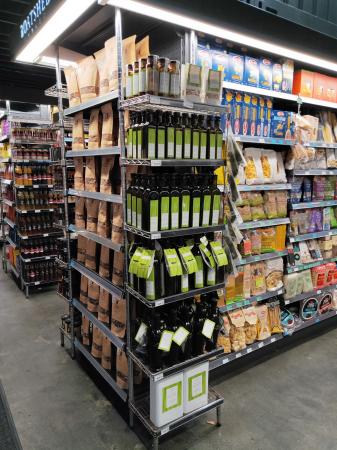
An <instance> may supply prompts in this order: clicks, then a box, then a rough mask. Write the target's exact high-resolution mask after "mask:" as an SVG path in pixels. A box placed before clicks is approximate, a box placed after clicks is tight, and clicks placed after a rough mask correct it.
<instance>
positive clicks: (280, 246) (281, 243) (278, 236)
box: [238, 225, 287, 258]
mask: <svg viewBox="0 0 337 450" xmlns="http://www.w3.org/2000/svg"><path fill="white" fill-rule="evenodd" d="M286 231H287V230H286V225H277V226H275V227H268V228H257V229H256V230H247V231H243V232H242V235H243V240H242V241H241V243H240V244H239V246H238V250H239V252H240V254H241V256H242V257H243V258H246V257H247V256H252V255H261V254H263V253H273V252H281V251H283V250H284V249H285V241H286Z"/></svg>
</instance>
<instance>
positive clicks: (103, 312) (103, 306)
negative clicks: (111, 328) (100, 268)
mask: <svg viewBox="0 0 337 450" xmlns="http://www.w3.org/2000/svg"><path fill="white" fill-rule="evenodd" d="M98 320H100V321H101V322H104V323H106V324H108V325H109V323H110V294H109V292H108V291H106V290H105V289H103V288H102V287H101V288H100V290H99V303H98Z"/></svg>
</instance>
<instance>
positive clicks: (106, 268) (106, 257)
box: [99, 245, 110, 278]
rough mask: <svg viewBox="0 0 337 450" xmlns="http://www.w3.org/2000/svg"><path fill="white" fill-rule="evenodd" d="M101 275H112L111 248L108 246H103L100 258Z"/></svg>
mask: <svg viewBox="0 0 337 450" xmlns="http://www.w3.org/2000/svg"><path fill="white" fill-rule="evenodd" d="M99 275H100V276H101V277H102V278H109V277H110V249H109V248H108V247H104V246H103V245H102V247H101V255H100V259H99Z"/></svg>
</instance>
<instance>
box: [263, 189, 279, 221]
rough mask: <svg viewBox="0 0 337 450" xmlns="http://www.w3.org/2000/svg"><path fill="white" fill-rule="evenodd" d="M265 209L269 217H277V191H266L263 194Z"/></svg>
mask: <svg viewBox="0 0 337 450" xmlns="http://www.w3.org/2000/svg"><path fill="white" fill-rule="evenodd" d="M263 201H264V211H265V213H266V216H267V219H275V218H276V217H278V215H277V203H276V192H275V191H272V192H265V193H264V195H263Z"/></svg>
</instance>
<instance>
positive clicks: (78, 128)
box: [72, 112, 84, 160]
mask: <svg viewBox="0 0 337 450" xmlns="http://www.w3.org/2000/svg"><path fill="white" fill-rule="evenodd" d="M72 134H73V143H72V149H73V150H83V149H84V128H83V112H79V113H77V114H75V115H74V121H73V133H72ZM75 160H76V158H75Z"/></svg>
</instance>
